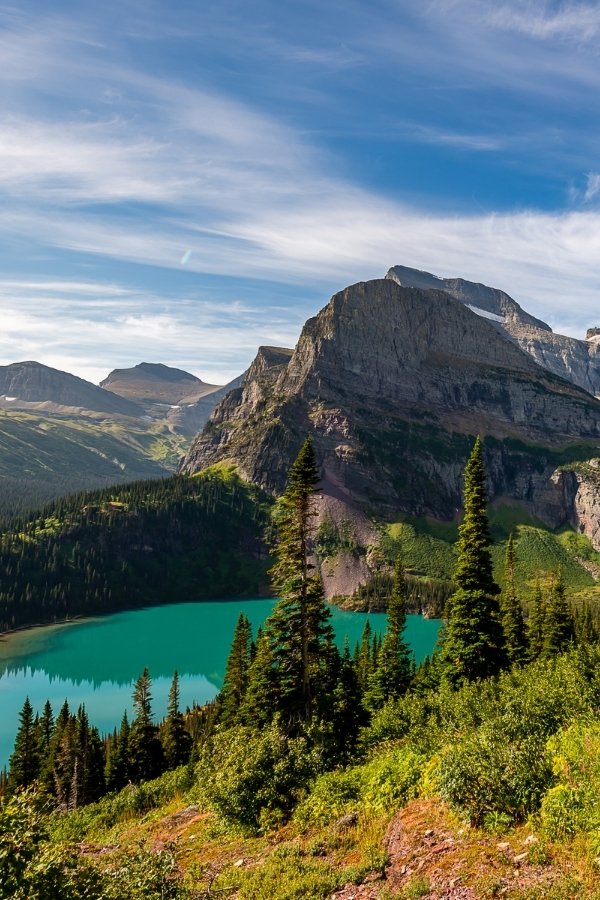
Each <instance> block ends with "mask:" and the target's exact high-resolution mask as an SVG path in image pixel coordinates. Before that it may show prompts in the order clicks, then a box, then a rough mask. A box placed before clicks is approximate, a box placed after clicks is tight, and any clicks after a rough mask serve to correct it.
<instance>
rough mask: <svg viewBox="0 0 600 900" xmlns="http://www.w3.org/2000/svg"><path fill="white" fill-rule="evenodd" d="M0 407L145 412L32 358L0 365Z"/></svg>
mask: <svg viewBox="0 0 600 900" xmlns="http://www.w3.org/2000/svg"><path fill="white" fill-rule="evenodd" d="M0 408H2V409H27V410H32V411H33V410H35V411H38V412H41V411H43V412H54V413H58V412H68V413H73V412H74V411H80V412H83V411H88V412H94V413H106V414H108V415H121V416H133V417H138V416H142V415H144V410H143V408H142V407H141V406H139V405H138V404H137V403H134V402H133V401H132V400H129V399H124V398H123V397H118V396H117V395H116V394H113V393H111V392H110V391H105V390H103V388H102V387H97V386H96V385H95V384H91V383H90V382H89V381H85V380H84V379H83V378H78V377H77V376H76V375H71V374H70V373H69V372H61V371H59V370H58V369H52V368H51V367H50V366H44V365H42V364H41V363H38V362H32V361H28V362H18V363H12V364H11V365H8V366H0Z"/></svg>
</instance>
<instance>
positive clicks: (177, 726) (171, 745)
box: [160, 672, 191, 769]
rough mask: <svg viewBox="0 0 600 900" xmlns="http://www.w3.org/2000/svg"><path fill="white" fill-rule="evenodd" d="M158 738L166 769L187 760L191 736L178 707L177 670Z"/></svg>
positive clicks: (180, 764) (173, 767)
mask: <svg viewBox="0 0 600 900" xmlns="http://www.w3.org/2000/svg"><path fill="white" fill-rule="evenodd" d="M160 740H161V743H162V748H163V754H164V757H165V764H166V766H167V768H168V769H175V768H176V767H177V766H182V765H183V764H184V763H186V762H187V761H188V759H189V755H190V747H191V738H190V735H189V733H188V731H187V729H186V727H185V722H184V720H183V716H182V714H181V711H180V709H179V675H178V673H177V672H175V673H174V674H173V681H172V682H171V688H170V690H169V704H168V707H167V717H166V719H165V721H164V724H163V726H162V728H161V731H160Z"/></svg>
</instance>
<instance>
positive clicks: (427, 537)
mask: <svg viewBox="0 0 600 900" xmlns="http://www.w3.org/2000/svg"><path fill="white" fill-rule="evenodd" d="M490 526H491V533H492V537H493V539H494V543H493V545H492V548H491V552H492V557H493V561H494V574H495V577H496V580H497V581H498V583H499V584H500V585H501V586H502V583H503V580H504V557H505V552H506V542H507V540H508V536H509V535H510V534H511V533H512V534H513V535H514V540H515V551H516V580H517V585H518V587H519V589H520V591H521V594H522V597H523V600H524V601H525V602H526V601H527V598H528V595H529V594H530V592H531V591H532V589H533V587H534V585H535V582H536V580H537V579H538V578H539V579H540V581H541V582H542V584H545V583H546V582H548V581H550V580H551V579H552V578H554V577H555V576H556V575H557V574H558V573H561V574H562V577H563V579H564V582H565V585H566V587H567V590H568V592H569V595H570V596H571V598H572V599H574V600H575V601H582V600H588V599H589V600H592V599H600V583H599V582H598V578H600V553H599V552H598V551H596V550H594V548H593V547H592V545H591V543H590V541H589V539H588V538H587V537H586V536H585V535H583V534H578V533H577V532H575V531H573V529H571V528H569V527H567V526H565V527H563V528H561V529H559V530H557V531H551V530H549V529H548V528H546V527H544V526H543V525H542V523H541V522H539V521H536V520H535V519H533V518H532V517H531V516H530V515H528V513H527V512H526V511H525V510H524V509H523V508H522V507H520V506H518V505H507V504H503V505H498V506H495V507H492V509H491V510H490ZM457 534H458V526H457V525H456V524H453V523H447V522H439V521H436V520H434V519H425V518H420V519H415V518H412V519H411V518H407V519H406V520H405V521H402V522H395V523H392V524H388V525H387V526H385V528H384V530H383V532H382V539H381V548H382V550H383V551H384V553H385V554H386V555H387V556H388V557H389V558H391V556H392V555H393V554H394V553H395V552H396V551H397V549H398V547H399V546H401V547H402V553H403V556H404V559H405V562H406V565H407V567H408V569H409V571H410V572H411V573H413V574H414V575H417V576H422V577H427V578H431V579H438V580H440V581H446V582H450V581H451V579H452V572H453V569H454V563H455V550H454V546H455V541H456V538H457Z"/></svg>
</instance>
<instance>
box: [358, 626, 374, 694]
mask: <svg viewBox="0 0 600 900" xmlns="http://www.w3.org/2000/svg"><path fill="white" fill-rule="evenodd" d="M371 634H372V632H371V623H370V622H369V620H368V619H367V620H366V621H365V625H364V628H363V633H362V637H361V640H360V646H358V645H357V652H356V674H357V677H358V683H359V685H360V688H361V690H362V691H366V689H367V686H368V684H369V678H370V676H371V673H372V671H373V647H372V643H373V642H372V637H371Z"/></svg>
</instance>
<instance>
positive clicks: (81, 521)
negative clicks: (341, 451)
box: [0, 471, 268, 629]
mask: <svg viewBox="0 0 600 900" xmlns="http://www.w3.org/2000/svg"><path fill="white" fill-rule="evenodd" d="M267 522H268V504H267V501H266V499H265V498H264V496H263V495H262V494H261V492H260V491H259V490H258V489H257V488H254V487H251V486H249V485H246V484H244V483H243V482H242V481H241V480H240V479H239V478H238V477H237V476H235V475H231V474H229V473H223V472H214V471H207V472H205V473H201V474H200V475H199V476H198V477H195V478H185V477H182V476H173V477H171V478H166V479H164V480H162V481H147V482H135V483H132V484H129V485H125V486H124V487H122V488H121V487H113V488H111V489H106V490H102V491H95V492H93V493H87V494H79V495H74V496H71V497H67V498H63V499H62V500H59V501H56V502H55V503H54V504H52V505H51V506H49V507H47V508H46V509H44V510H43V511H42V512H41V513H40V514H39V515H38V516H36V517H35V518H33V519H30V520H24V521H21V522H13V523H11V526H10V529H8V530H6V531H5V532H4V533H3V534H2V536H1V539H0V571H2V573H3V578H2V583H1V584H0V629H8V628H13V627H15V626H18V625H22V624H27V623H32V622H48V621H54V620H56V619H63V618H66V617H72V616H75V615H89V614H92V613H99V612H110V611H114V610H119V609H130V608H132V607H135V606H141V605H148V604H149V603H153V602H154V603H164V602H165V598H166V597H170V598H173V600H176V601H178V602H179V601H181V600H198V599H202V598H204V597H232V596H240V595H243V594H246V595H247V594H250V595H252V594H256V593H257V592H258V588H259V584H260V582H261V581H262V579H264V575H265V570H266V567H267V563H266V561H265V559H264V557H265V547H264V540H263V533H264V531H265V528H266V526H267Z"/></svg>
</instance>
